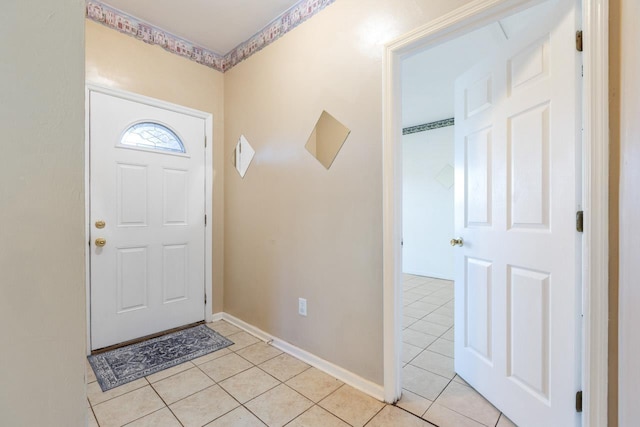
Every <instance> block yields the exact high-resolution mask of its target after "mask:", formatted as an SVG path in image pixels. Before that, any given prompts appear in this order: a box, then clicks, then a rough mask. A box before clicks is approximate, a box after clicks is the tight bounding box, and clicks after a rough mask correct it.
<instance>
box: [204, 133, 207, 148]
mask: <svg viewBox="0 0 640 427" xmlns="http://www.w3.org/2000/svg"><path fill="white" fill-rule="evenodd" d="M204 148H207V136H206V135H205V136H204Z"/></svg>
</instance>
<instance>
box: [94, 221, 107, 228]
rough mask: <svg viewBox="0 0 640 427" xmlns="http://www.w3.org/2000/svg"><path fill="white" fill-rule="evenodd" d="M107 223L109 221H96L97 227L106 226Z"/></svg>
mask: <svg viewBox="0 0 640 427" xmlns="http://www.w3.org/2000/svg"><path fill="white" fill-rule="evenodd" d="M105 225H107V223H106V222H104V221H102V220H101V221H96V228H104V226H105Z"/></svg>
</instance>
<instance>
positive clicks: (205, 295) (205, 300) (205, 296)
mask: <svg viewBox="0 0 640 427" xmlns="http://www.w3.org/2000/svg"><path fill="white" fill-rule="evenodd" d="M204 305H207V293H206V292H205V293H204Z"/></svg>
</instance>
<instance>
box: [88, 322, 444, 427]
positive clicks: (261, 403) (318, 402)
mask: <svg viewBox="0 0 640 427" xmlns="http://www.w3.org/2000/svg"><path fill="white" fill-rule="evenodd" d="M208 326H209V327H211V328H212V329H214V330H216V331H218V332H219V333H221V334H222V335H224V336H227V337H229V339H231V340H232V341H233V342H234V343H235V344H234V345H232V346H231V347H228V348H226V349H223V350H219V351H216V352H214V353H211V354H208V355H206V356H203V357H201V358H199V359H195V360H193V361H191V362H187V363H184V364H182V365H179V366H176V367H174V368H171V369H168V370H165V371H162V372H158V373H156V374H154V375H150V376H148V377H145V378H142V379H139V380H137V381H134V382H132V383H129V384H125V385H123V386H120V387H117V388H114V389H112V390H109V391H107V392H105V393H103V392H102V391H101V390H100V386H99V385H98V383H97V382H96V380H95V376H94V375H93V371H92V370H91V367H90V366H89V365H88V363H87V372H88V381H89V383H88V385H87V394H88V404H89V408H90V409H89V426H97V425H99V426H100V427H111V426H124V425H126V426H130V427H144V426H149V427H151V426H153V427H180V426H184V427H200V426H205V425H206V426H208V427H219V426H237V427H253V426H265V425H267V426H284V425H287V426H290V427H303V426H305V427H315V426H317V427H339V426H364V425H366V426H368V427H376V426H377V427H382V426H412V427H414V426H415V427H421V426H425V427H427V426H431V424H429V423H427V422H426V421H424V420H421V419H420V418H418V417H416V416H414V415H412V414H410V413H409V412H407V411H405V410H403V409H399V408H397V407H395V406H391V405H385V404H384V403H382V402H379V401H377V400H375V399H374V398H372V397H369V396H368V395H366V394H364V393H361V392H359V391H357V390H356V389H354V388H352V387H350V386H348V385H346V384H344V383H342V382H340V381H338V380H337V379H335V378H333V377H331V376H329V375H327V374H325V373H323V372H321V371H319V370H317V369H315V368H313V367H310V366H309V365H307V364H305V363H303V362H301V361H300V360H298V359H296V358H294V357H291V356H289V355H287V354H284V353H282V352H280V351H279V350H277V349H276V348H275V347H272V346H270V345H268V344H266V343H264V342H262V341H259V340H258V339H257V338H255V337H253V336H252V335H250V334H248V333H246V332H244V331H242V330H240V329H238V328H236V327H235V326H233V325H231V324H229V323H226V322H224V321H219V322H214V323H210V324H209V325H208Z"/></svg>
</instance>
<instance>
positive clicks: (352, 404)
mask: <svg viewBox="0 0 640 427" xmlns="http://www.w3.org/2000/svg"><path fill="white" fill-rule="evenodd" d="M319 405H320V406H322V407H323V408H324V409H326V410H327V411H329V412H331V413H332V414H334V415H335V416H337V417H338V418H340V419H342V420H344V421H346V422H348V423H349V424H351V425H352V426H356V427H358V426H363V425H365V424H366V423H367V421H369V420H370V419H371V418H373V416H374V415H375V414H377V413H378V411H380V409H382V408H383V407H384V403H382V402H379V401H377V400H376V399H374V398H373V397H371V396H368V395H366V394H364V393H362V392H361V391H358V390H356V389H355V388H353V387H351V386H348V385H343V386H342V387H340V388H339V389H338V390H336V391H334V392H333V393H331V394H330V395H329V396H328V397H326V398H325V399H323V400H321V401H320V403H319Z"/></svg>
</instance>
